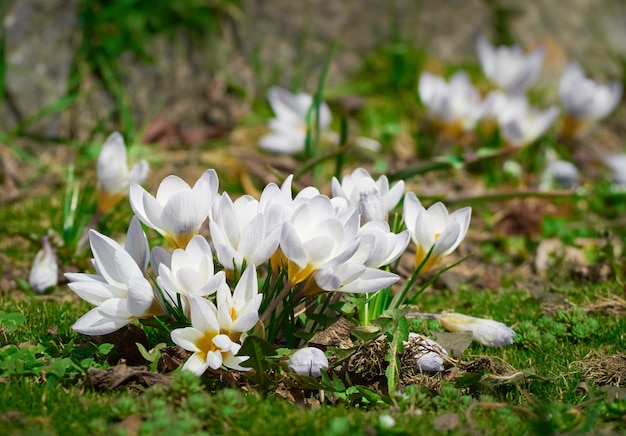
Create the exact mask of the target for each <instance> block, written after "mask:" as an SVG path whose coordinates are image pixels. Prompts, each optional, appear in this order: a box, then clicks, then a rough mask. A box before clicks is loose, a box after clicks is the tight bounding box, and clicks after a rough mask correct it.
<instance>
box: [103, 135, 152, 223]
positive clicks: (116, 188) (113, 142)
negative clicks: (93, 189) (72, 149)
mask: <svg viewBox="0 0 626 436" xmlns="http://www.w3.org/2000/svg"><path fill="white" fill-rule="evenodd" d="M148 170H149V166H148V162H146V161H145V160H142V161H139V162H137V163H136V164H135V165H133V167H132V169H131V170H130V172H129V171H128V164H127V162H126V146H125V145H124V138H123V137H122V135H120V134H119V133H118V132H114V133H111V135H109V137H108V138H107V140H106V141H105V143H104V145H103V146H102V151H101V152H100V156H99V157H98V165H97V173H98V211H99V212H101V213H102V212H105V211H107V210H109V209H111V208H112V207H113V206H115V205H116V204H117V203H118V202H119V201H120V200H121V199H122V198H124V196H126V194H128V188H129V187H130V185H131V184H133V183H138V184H141V183H143V182H144V180H146V177H147V176H148Z"/></svg>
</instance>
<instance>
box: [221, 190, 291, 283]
mask: <svg viewBox="0 0 626 436" xmlns="http://www.w3.org/2000/svg"><path fill="white" fill-rule="evenodd" d="M273 186H274V187H275V190H273V191H275V193H277V190H278V187H277V186H276V185H273ZM266 191H267V192H269V190H268V189H267V188H266ZM289 215H290V210H288V208H287V207H286V206H283V205H281V204H279V203H277V204H273V205H272V204H268V205H265V204H264V205H263V209H262V208H261V203H260V202H259V201H258V200H256V199H254V198H252V197H251V196H249V195H244V196H242V197H239V198H238V199H237V200H235V201H234V202H233V201H232V200H231V199H230V197H229V196H228V194H227V193H226V192H224V193H223V194H222V197H221V198H220V199H219V201H216V202H215V204H214V205H213V213H212V220H211V222H210V223H209V228H210V231H211V240H212V242H213V247H214V248H215V254H216V255H217V259H218V260H219V262H220V264H222V266H223V267H224V268H225V269H226V270H228V271H232V270H233V269H234V268H236V269H237V270H238V271H240V272H241V270H242V268H243V261H244V259H245V260H246V261H247V262H248V263H253V264H255V265H262V264H264V263H265V262H267V261H268V259H269V258H270V257H271V256H272V255H273V254H274V253H275V252H276V249H277V248H278V243H279V240H280V231H281V224H282V222H284V221H286V220H287V219H288V217H289Z"/></svg>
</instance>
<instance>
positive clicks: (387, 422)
mask: <svg viewBox="0 0 626 436" xmlns="http://www.w3.org/2000/svg"><path fill="white" fill-rule="evenodd" d="M378 423H379V424H380V426H381V427H382V428H385V429H386V428H392V427H394V426H395V425H396V420H395V419H393V416H391V415H388V414H386V413H384V414H382V415H380V416H379V417H378Z"/></svg>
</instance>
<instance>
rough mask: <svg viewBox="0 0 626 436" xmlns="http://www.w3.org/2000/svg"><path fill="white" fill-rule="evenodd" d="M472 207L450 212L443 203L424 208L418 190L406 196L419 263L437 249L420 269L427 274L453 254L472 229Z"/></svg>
mask: <svg viewBox="0 0 626 436" xmlns="http://www.w3.org/2000/svg"><path fill="white" fill-rule="evenodd" d="M471 215H472V208H470V207H464V208H462V209H459V210H457V211H454V212H452V213H451V214H448V210H447V209H446V207H445V206H444V205H443V203H441V202H437V203H435V204H433V205H432V206H431V207H429V208H428V209H426V208H424V206H422V204H421V203H420V201H419V200H418V199H417V197H416V196H415V194H414V193H412V192H409V193H407V194H406V196H405V197H404V222H405V223H406V227H407V229H408V231H409V234H410V235H411V240H412V241H413V242H414V243H415V246H416V248H415V266H416V267H417V266H418V265H420V264H421V263H422V262H423V261H424V259H425V258H426V256H427V255H428V252H429V250H430V249H431V247H433V246H434V248H433V251H432V253H431V255H430V257H429V258H428V260H427V261H426V263H425V264H424V266H423V267H422V269H421V270H420V273H421V274H423V273H425V272H427V271H429V270H430V269H431V268H432V267H433V266H435V265H436V264H437V263H438V262H439V261H440V260H441V259H442V258H443V257H444V256H447V255H448V254H450V253H452V252H453V251H454V250H455V249H456V248H457V247H458V246H459V244H460V243H461V241H463V239H464V238H465V235H466V234H467V230H468V229H469V223H470V218H471Z"/></svg>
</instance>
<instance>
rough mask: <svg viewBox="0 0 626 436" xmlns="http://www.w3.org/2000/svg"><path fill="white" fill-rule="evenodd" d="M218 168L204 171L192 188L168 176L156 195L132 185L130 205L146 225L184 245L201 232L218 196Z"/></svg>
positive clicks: (171, 240)
mask: <svg viewBox="0 0 626 436" xmlns="http://www.w3.org/2000/svg"><path fill="white" fill-rule="evenodd" d="M218 183H219V182H218V178H217V173H216V172H215V170H207V171H205V172H204V174H202V176H201V177H200V178H199V179H198V181H197V182H196V183H195V184H194V186H193V188H192V187H190V186H189V185H188V184H187V183H186V182H184V181H183V180H182V179H181V178H180V177H177V176H167V177H166V178H165V179H163V181H162V182H161V185H160V186H159V189H158V190H157V194H156V198H155V197H153V196H152V195H150V194H149V193H148V192H146V190H145V189H143V188H142V187H141V186H139V185H138V184H133V185H131V187H130V196H129V199H130V205H131V207H132V209H133V211H134V212H135V214H136V215H137V217H138V218H139V219H140V220H141V222H142V223H144V224H145V225H146V226H148V227H150V228H153V229H154V230H156V231H157V232H159V233H160V234H162V235H163V236H164V237H165V238H166V239H167V240H168V242H169V243H170V244H172V246H174V247H175V248H185V247H186V246H187V244H188V243H189V241H191V239H192V238H193V237H194V236H196V235H197V234H198V232H199V231H200V226H201V225H202V223H203V222H204V221H205V220H206V218H207V216H208V214H209V211H210V209H211V205H212V203H213V201H214V200H215V198H217V188H218Z"/></svg>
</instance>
